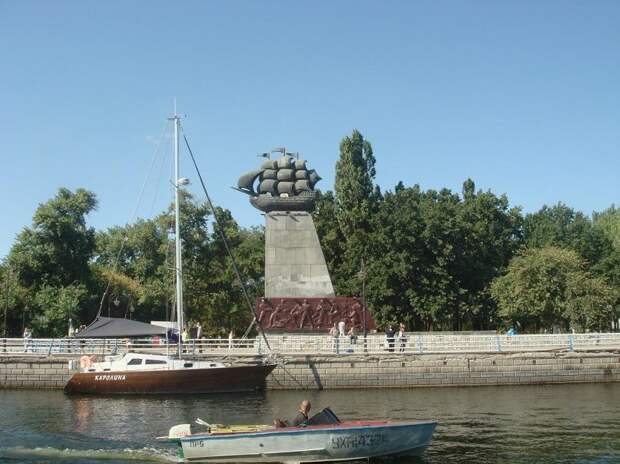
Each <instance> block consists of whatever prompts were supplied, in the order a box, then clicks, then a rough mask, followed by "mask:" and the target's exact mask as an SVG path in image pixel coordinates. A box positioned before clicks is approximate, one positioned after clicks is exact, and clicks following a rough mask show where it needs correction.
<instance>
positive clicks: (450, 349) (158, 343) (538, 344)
mask: <svg viewBox="0 0 620 464" xmlns="http://www.w3.org/2000/svg"><path fill="white" fill-rule="evenodd" d="M267 340H268V341H269V346H270V348H271V350H269V349H268V348H267V345H266V343H265V341H264V339H263V338H262V337H256V338H246V339H234V340H229V339H221V338H203V339H199V340H189V341H188V342H187V343H186V344H185V351H186V353H187V354H190V355H194V356H201V355H218V354H219V355H221V354H226V355H246V356H247V355H265V354H269V352H270V351H271V352H275V353H278V354H282V355H313V356H316V355H322V354H324V355H328V354H329V355H334V354H336V355H342V356H347V355H352V354H354V355H360V354H371V355H376V354H392V353H393V354H395V355H397V354H450V353H455V354H457V353H463V354H465V353H523V352H544V351H592V350H594V351H596V350H620V333H580V334H542V335H514V336H509V335H494V334H489V335H479V334H478V335H467V334H457V335H447V334H433V333H419V334H416V333H413V334H408V335H407V339H406V340H404V341H403V340H399V339H396V338H395V339H394V341H393V342H391V341H389V340H387V339H386V337H385V335H384V334H370V335H368V336H367V337H366V339H365V338H364V336H358V337H357V340H351V339H350V338H349V337H339V338H338V339H334V338H333V337H331V336H328V335H273V334H272V335H268V336H267ZM176 350H177V345H176V344H168V343H166V341H165V340H160V339H157V338H154V339H137V340H136V339H134V340H131V341H129V340H124V339H74V338H33V339H29V340H24V339H22V338H0V356H14V355H16V354H19V355H23V356H56V355H60V356H67V355H81V354H98V355H110V354H118V353H124V352H126V351H141V352H153V353H170V354H173V353H175V352H176Z"/></svg>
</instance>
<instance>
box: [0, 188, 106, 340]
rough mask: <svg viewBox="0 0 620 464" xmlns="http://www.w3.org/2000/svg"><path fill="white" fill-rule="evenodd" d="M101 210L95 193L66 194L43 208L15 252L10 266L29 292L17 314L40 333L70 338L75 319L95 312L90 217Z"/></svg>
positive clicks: (62, 190)
mask: <svg viewBox="0 0 620 464" xmlns="http://www.w3.org/2000/svg"><path fill="white" fill-rule="evenodd" d="M96 206H97V200H96V197H95V194H94V193H92V192H89V191H87V190H84V189H77V190H76V191H75V192H71V191H70V190H68V189H66V188H61V189H59V191H58V193H57V195H56V196H55V197H54V198H52V199H51V200H49V201H48V202H46V203H43V204H41V205H39V207H38V208H37V210H36V212H35V214H34V217H33V221H32V227H29V228H25V229H24V230H23V231H22V232H21V233H20V234H19V235H18V237H17V239H16V242H15V244H14V245H13V247H12V248H11V251H10V253H9V257H8V264H9V266H10V267H11V269H12V270H13V271H14V273H15V276H16V279H17V282H18V284H19V286H20V287H22V288H23V289H24V291H23V292H21V295H22V296H21V298H20V301H19V302H17V303H16V307H17V308H16V310H19V311H21V313H22V317H21V319H22V321H23V323H24V324H31V323H32V325H33V328H34V330H35V332H38V333H40V334H45V335H61V334H63V335H64V334H65V333H66V329H67V325H68V320H69V318H70V317H78V318H80V319H84V318H85V316H86V314H88V313H89V311H90V310H91V307H92V305H91V301H90V300H89V298H88V296H89V293H90V292H89V289H90V287H91V286H92V285H93V280H92V274H91V270H90V267H89V262H90V259H91V257H92V256H93V252H94V249H95V231H94V229H93V228H90V227H87V225H86V216H87V215H88V214H89V213H90V212H92V211H93V210H94V209H95V207H96ZM52 300H54V301H52Z"/></svg>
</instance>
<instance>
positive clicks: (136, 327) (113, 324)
mask: <svg viewBox="0 0 620 464" xmlns="http://www.w3.org/2000/svg"><path fill="white" fill-rule="evenodd" d="M166 331H167V329H166V328H165V327H160V326H157V325H153V324H146V323H144V322H139V321H132V320H129V319H123V318H119V317H103V316H97V318H96V319H95V320H94V321H93V322H91V324H90V325H89V326H88V327H86V328H85V329H82V330H80V331H79V332H78V333H76V334H75V335H74V337H75V338H131V337H152V336H156V335H158V336H166Z"/></svg>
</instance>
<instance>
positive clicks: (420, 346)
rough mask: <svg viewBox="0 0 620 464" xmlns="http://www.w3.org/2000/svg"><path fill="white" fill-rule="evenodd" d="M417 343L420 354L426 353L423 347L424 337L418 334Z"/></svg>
mask: <svg viewBox="0 0 620 464" xmlns="http://www.w3.org/2000/svg"><path fill="white" fill-rule="evenodd" d="M416 343H417V345H418V353H420V354H422V353H424V348H423V346H422V335H420V334H418V336H417V337H416Z"/></svg>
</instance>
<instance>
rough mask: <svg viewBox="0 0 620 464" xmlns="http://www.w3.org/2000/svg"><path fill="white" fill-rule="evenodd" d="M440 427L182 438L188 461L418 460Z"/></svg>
mask: <svg viewBox="0 0 620 464" xmlns="http://www.w3.org/2000/svg"><path fill="white" fill-rule="evenodd" d="M436 425H437V423H436V422H432V421H416V422H382V423H379V422H372V423H370V422H368V423H343V424H338V425H330V426H314V427H300V428H285V429H270V430H265V431H260V432H255V433H230V434H210V433H204V434H193V435H189V436H186V437H182V438H180V439H179V442H180V445H181V446H182V449H183V458H184V459H185V461H186V462H223V463H227V462H229V463H232V462H240V463H241V462H254V463H257V462H260V463H276V462H284V463H289V462H296V463H297V462H299V463H303V462H308V463H310V462H332V461H348V460H356V459H365V458H372V457H384V456H417V455H420V454H421V453H423V452H424V450H425V449H426V447H427V446H428V445H429V443H430V441H431V438H432V435H433V432H434V431H435V427H436Z"/></svg>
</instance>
